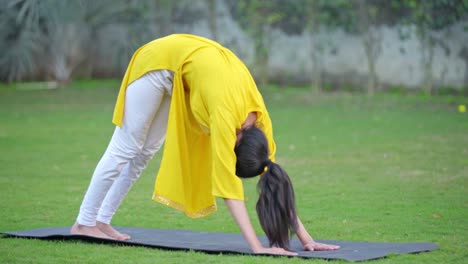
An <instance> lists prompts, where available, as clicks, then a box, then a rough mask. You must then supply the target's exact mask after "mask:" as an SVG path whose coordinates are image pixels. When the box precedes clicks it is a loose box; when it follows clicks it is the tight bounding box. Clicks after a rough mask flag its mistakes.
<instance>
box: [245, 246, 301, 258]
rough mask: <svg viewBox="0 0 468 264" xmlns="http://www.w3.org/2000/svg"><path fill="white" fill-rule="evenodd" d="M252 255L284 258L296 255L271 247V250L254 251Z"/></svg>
mask: <svg viewBox="0 0 468 264" xmlns="http://www.w3.org/2000/svg"><path fill="white" fill-rule="evenodd" d="M254 253H255V254H271V255H284V256H297V255H298V254H297V253H296V252H292V251H287V250H286V249H284V248H279V247H271V248H265V247H262V248H260V249H257V250H255V251H254Z"/></svg>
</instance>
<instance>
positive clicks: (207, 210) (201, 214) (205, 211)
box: [153, 193, 217, 218]
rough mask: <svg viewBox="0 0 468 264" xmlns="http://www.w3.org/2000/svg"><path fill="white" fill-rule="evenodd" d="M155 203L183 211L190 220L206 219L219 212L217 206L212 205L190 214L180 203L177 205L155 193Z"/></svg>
mask: <svg viewBox="0 0 468 264" xmlns="http://www.w3.org/2000/svg"><path fill="white" fill-rule="evenodd" d="M153 201H155V202H158V203H161V204H164V205H166V206H169V207H172V208H174V209H176V210H179V211H182V212H183V213H184V214H185V215H186V216H188V217H190V218H200V217H205V216H208V215H210V214H212V213H214V212H216V210H217V207H216V204H214V205H212V206H209V207H207V208H205V209H202V210H200V211H198V212H194V213H189V212H187V211H186V209H185V206H183V205H182V204H180V203H177V202H174V201H172V200H169V199H167V198H165V197H163V196H161V195H159V194H157V193H153Z"/></svg>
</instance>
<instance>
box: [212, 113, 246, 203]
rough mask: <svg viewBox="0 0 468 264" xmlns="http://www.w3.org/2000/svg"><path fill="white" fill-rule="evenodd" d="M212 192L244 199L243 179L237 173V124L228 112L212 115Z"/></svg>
mask: <svg viewBox="0 0 468 264" xmlns="http://www.w3.org/2000/svg"><path fill="white" fill-rule="evenodd" d="M210 134H211V135H210V137H211V149H212V172H211V175H212V194H213V195H214V196H218V197H223V198H230V199H236V200H244V188H243V185H242V180H241V179H240V178H239V177H237V175H236V161H237V158H236V154H235V152H234V147H235V144H236V126H235V122H234V119H233V118H232V116H231V114H230V113H228V112H224V113H223V112H222V111H217V112H216V113H215V114H214V115H212V116H211V126H210Z"/></svg>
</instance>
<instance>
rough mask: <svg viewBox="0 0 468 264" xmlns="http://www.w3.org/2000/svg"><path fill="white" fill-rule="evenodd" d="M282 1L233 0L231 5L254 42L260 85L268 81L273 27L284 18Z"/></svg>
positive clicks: (255, 67) (254, 68)
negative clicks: (281, 6) (281, 7)
mask: <svg viewBox="0 0 468 264" xmlns="http://www.w3.org/2000/svg"><path fill="white" fill-rule="evenodd" d="M280 2H281V1H278V0H276V1H267V0H239V1H237V0H233V1H230V2H228V4H230V5H231V9H232V12H233V13H234V16H235V17H237V19H238V21H239V23H240V25H241V26H242V27H243V28H244V29H245V30H246V31H247V33H248V34H249V35H250V37H251V38H252V40H253V42H254V52H255V61H254V67H253V72H254V74H255V73H256V75H257V77H258V80H259V84H260V86H264V85H266V84H267V83H268V61H269V51H270V43H271V35H270V33H271V29H272V28H273V26H274V25H275V23H277V22H278V21H279V20H281V19H282V17H283V13H282V12H281V10H282V9H280V8H279V7H280V6H279V4H280Z"/></svg>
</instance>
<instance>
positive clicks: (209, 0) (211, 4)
mask: <svg viewBox="0 0 468 264" xmlns="http://www.w3.org/2000/svg"><path fill="white" fill-rule="evenodd" d="M217 3H218V0H206V4H207V6H208V27H209V28H210V31H211V35H212V38H213V40H215V41H217V40H218V23H217V16H218V4H217Z"/></svg>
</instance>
